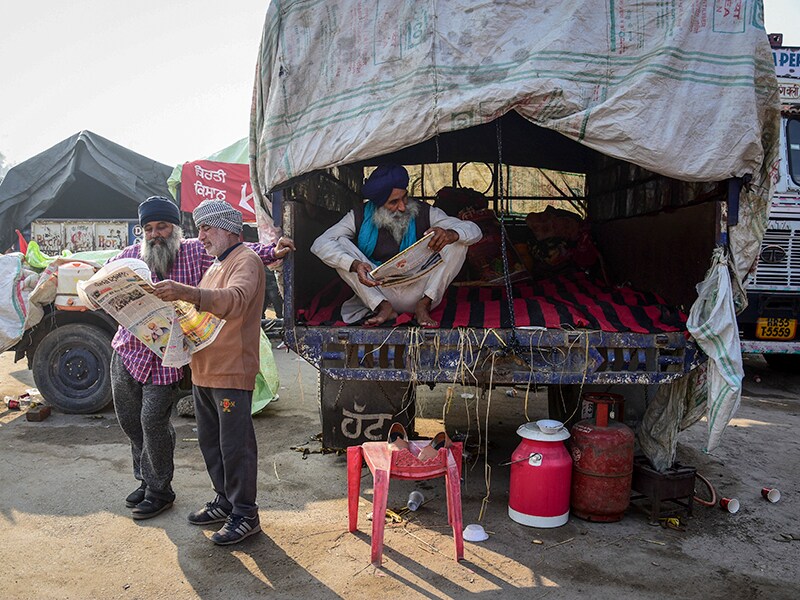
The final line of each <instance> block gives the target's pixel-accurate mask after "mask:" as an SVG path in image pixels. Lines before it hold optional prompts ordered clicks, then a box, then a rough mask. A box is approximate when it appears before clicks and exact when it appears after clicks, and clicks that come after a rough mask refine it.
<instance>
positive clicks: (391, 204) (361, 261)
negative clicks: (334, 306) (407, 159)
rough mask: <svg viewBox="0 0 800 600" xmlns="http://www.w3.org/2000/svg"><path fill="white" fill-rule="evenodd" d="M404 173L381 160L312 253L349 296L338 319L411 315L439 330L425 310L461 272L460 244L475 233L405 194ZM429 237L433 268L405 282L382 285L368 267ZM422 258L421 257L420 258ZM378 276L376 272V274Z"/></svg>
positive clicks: (374, 320) (477, 233) (377, 321)
mask: <svg viewBox="0 0 800 600" xmlns="http://www.w3.org/2000/svg"><path fill="white" fill-rule="evenodd" d="M407 187H408V171H406V169H405V168H404V167H402V166H400V165H381V166H379V167H378V168H377V169H375V171H373V173H372V174H371V175H370V176H369V178H368V179H367V180H366V181H365V182H364V187H363V188H362V190H361V191H362V193H363V195H364V196H365V197H366V198H367V199H368V202H366V203H365V204H364V205H363V206H360V207H358V208H357V209H354V210H351V211H350V212H348V213H347V214H346V215H345V216H344V218H343V219H342V220H341V221H339V222H338V223H337V224H336V225H334V226H333V227H331V228H330V229H328V230H327V231H326V232H325V233H323V234H322V235H321V236H319V237H318V238H317V239H316V241H315V242H314V244H313V245H312V246H311V252H313V253H314V254H315V255H316V256H317V257H319V258H320V260H322V262H324V263H325V264H326V265H328V266H329V267H332V268H333V269H336V272H337V273H339V275H340V276H341V278H342V279H343V280H344V281H345V282H346V283H347V285H349V286H350V287H351V288H352V290H353V292H355V296H354V297H353V298H351V299H350V300H348V301H347V302H345V303H344V304H343V305H342V318H343V319H344V320H345V321H346V322H347V323H354V322H356V321H359V320H361V319H363V318H364V317H366V316H368V315H370V313H371V315H370V316H369V318H368V319H367V320H366V321H365V323H364V324H365V325H366V326H370V327H374V326H377V325H381V324H383V323H385V322H386V321H388V320H390V319H394V318H395V317H397V315H398V314H399V313H404V312H413V313H414V316H415V318H416V321H417V324H418V325H420V326H421V327H438V325H439V324H438V323H437V322H436V321H435V320H434V319H433V318H432V317H431V312H430V311H431V309H433V308H435V307H436V306H437V305H438V304H439V303H440V302H441V301H442V296H443V295H444V292H445V290H446V289H447V286H448V285H450V283H451V282H452V281H453V279H455V276H456V275H457V274H458V272H459V271H460V270H461V266H462V265H463V264H464V259H465V258H466V256H467V247H468V246H470V245H471V244H474V243H475V242H477V241H478V240H479V239H480V238H481V230H480V228H479V227H478V226H477V225H475V224H474V223H472V222H470V221H462V220H460V219H457V218H455V217H450V216H448V215H447V214H446V213H445V212H444V211H442V210H439V209H438V208H435V207H433V206H430V205H429V204H426V203H425V202H420V201H419V200H416V199H413V198H409V197H408V191H407ZM426 234H430V241H429V242H428V248H430V250H431V251H432V252H433V253H439V254H440V255H441V264H440V265H438V266H436V268H424V269H419V270H418V272H417V275H418V276H414V277H409V278H408V280H407V281H406V282H402V283H398V282H397V281H391V283H392V284H393V285H390V286H389V285H384V284H385V283H387V282H384V281H383V280H381V279H373V278H372V277H371V276H370V272H371V271H373V270H374V269H375V268H376V267H378V266H379V265H381V264H382V263H383V262H385V261H387V260H391V259H392V258H393V257H395V255H396V254H398V253H399V252H401V251H403V250H406V249H409V248H411V247H412V246H413V245H414V244H415V243H416V242H417V241H418V240H420V239H421V238H422V237H423V236H425V235H426ZM423 263H424V261H423ZM376 273H377V274H379V273H380V272H379V271H377V272H376Z"/></svg>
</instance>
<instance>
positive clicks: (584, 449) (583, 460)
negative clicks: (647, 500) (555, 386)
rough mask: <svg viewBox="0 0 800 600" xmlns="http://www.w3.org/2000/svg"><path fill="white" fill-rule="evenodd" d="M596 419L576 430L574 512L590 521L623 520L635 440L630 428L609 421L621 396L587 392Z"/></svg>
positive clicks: (586, 396)
mask: <svg viewBox="0 0 800 600" xmlns="http://www.w3.org/2000/svg"><path fill="white" fill-rule="evenodd" d="M583 398H584V399H586V400H589V401H591V402H594V404H595V411H594V414H595V420H594V422H593V421H592V420H591V419H587V420H585V421H580V422H578V423H576V424H575V426H574V427H573V428H572V444H571V446H572V460H573V467H572V512H573V514H574V515H575V516H577V517H580V518H581V519H586V520H587V521H604V522H611V521H619V520H620V519H621V518H622V515H623V514H624V513H625V509H626V508H627V507H628V504H629V503H630V495H631V478H632V476H633V441H634V435H633V431H632V430H631V429H630V427H627V426H626V425H624V424H623V423H619V422H617V421H611V422H609V420H608V408H609V405H610V404H615V403H619V402H620V401H621V399H622V398H621V397H620V396H619V394H604V393H586V394H584V395H583Z"/></svg>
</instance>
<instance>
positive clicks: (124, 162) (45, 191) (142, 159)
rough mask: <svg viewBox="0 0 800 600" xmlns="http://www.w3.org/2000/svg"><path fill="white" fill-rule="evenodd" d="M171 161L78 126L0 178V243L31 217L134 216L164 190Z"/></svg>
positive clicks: (8, 243)
mask: <svg viewBox="0 0 800 600" xmlns="http://www.w3.org/2000/svg"><path fill="white" fill-rule="evenodd" d="M170 170H171V169H170V167H168V166H167V165H165V164H162V163H160V162H157V161H154V160H152V159H150V158H147V157H146V156H142V155H141V154H138V153H136V152H133V151H132V150H129V149H128V148H125V147H124V146H120V145H119V144H116V143H114V142H112V141H110V140H108V139H106V138H104V137H102V136H99V135H97V134H96V133H92V132H91V131H81V132H80V133H76V134H75V135H73V136H70V137H69V138H67V139H65V140H63V141H61V142H59V143H58V144H56V145H55V146H53V147H52V148H49V149H47V150H45V151H44V152H41V153H39V154H37V155H36V156H34V157H33V158H30V159H28V160H26V161H25V162H23V163H20V164H19V165H17V166H15V167H14V168H13V169H11V170H10V171H9V172H8V174H7V175H6V177H5V179H4V180H3V182H2V184H0V249H3V250H5V249H7V248H8V247H10V246H11V245H12V244H13V243H14V241H15V240H16V237H15V235H14V230H15V229H20V230H23V231H24V230H26V229H27V228H28V227H29V226H30V224H31V222H32V221H34V220H35V219H41V218H47V219H70V218H74V219H135V218H136V217H137V207H138V205H139V203H140V202H142V201H143V200H144V199H146V198H147V197H148V196H153V195H159V196H164V195H166V194H167V177H169V174H170Z"/></svg>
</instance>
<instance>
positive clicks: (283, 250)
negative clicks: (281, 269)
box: [275, 237, 295, 258]
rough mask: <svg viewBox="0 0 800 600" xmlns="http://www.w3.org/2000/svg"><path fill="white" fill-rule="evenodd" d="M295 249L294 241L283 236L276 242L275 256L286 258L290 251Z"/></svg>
mask: <svg viewBox="0 0 800 600" xmlns="http://www.w3.org/2000/svg"><path fill="white" fill-rule="evenodd" d="M294 250H295V247H294V242H293V241H292V239H291V238H288V237H282V238H280V239H279V240H278V241H277V243H276V244H275V258H284V257H285V256H286V255H287V254H289V252H292V251H294Z"/></svg>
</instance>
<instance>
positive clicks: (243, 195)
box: [181, 160, 256, 223]
mask: <svg viewBox="0 0 800 600" xmlns="http://www.w3.org/2000/svg"><path fill="white" fill-rule="evenodd" d="M203 200H225V201H226V202H228V203H229V204H230V205H231V206H233V207H234V208H236V209H237V210H239V211H240V212H241V213H242V216H243V217H244V220H245V222H247V223H255V221H256V215H255V210H254V209H253V189H252V188H251V187H250V167H249V166H248V165H239V164H233V163H225V162H215V161H211V160H196V161H194V162H188V163H185V164H184V165H183V168H182V169H181V210H183V211H186V212H192V211H193V210H194V209H195V208H197V205H198V204H200V203H201V202H202V201H203Z"/></svg>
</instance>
